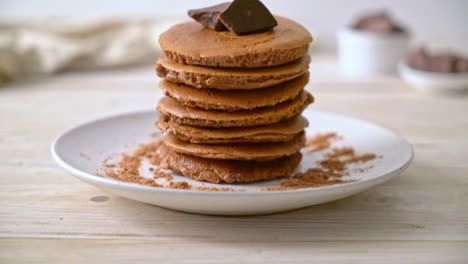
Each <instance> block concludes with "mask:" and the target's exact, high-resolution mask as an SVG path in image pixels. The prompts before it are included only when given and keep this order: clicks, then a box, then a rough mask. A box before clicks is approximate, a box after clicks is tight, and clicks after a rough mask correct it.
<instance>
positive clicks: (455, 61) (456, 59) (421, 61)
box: [408, 47, 468, 73]
mask: <svg viewBox="0 0 468 264" xmlns="http://www.w3.org/2000/svg"><path fill="white" fill-rule="evenodd" d="M408 65H409V66H410V67H411V68H413V69H416V70H421V71H430V72H445V73H456V72H468V59H466V58H463V57H461V56H458V55H456V54H452V53H449V52H445V53H439V54H436V55H431V54H429V53H427V52H426V51H425V49H424V48H422V47H421V48H418V49H416V50H415V51H413V52H411V53H410V54H409V56H408Z"/></svg>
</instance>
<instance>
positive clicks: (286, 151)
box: [164, 132, 305, 161]
mask: <svg viewBox="0 0 468 264" xmlns="http://www.w3.org/2000/svg"><path fill="white" fill-rule="evenodd" d="M164 144H166V146H168V147H170V148H172V149H174V151H176V152H178V153H183V154H187V155H192V156H195V157H201V158H207V159H233V160H264V161H265V160H273V159H277V158H281V157H286V156H291V155H293V154H295V153H297V152H299V151H300V150H301V148H302V147H304V144H305V135H304V132H302V133H299V134H298V135H296V136H295V137H294V138H293V139H292V140H290V141H286V142H276V143H271V142H270V143H243V144H193V143H190V142H186V141H182V140H179V139H178V138H177V137H175V136H174V135H172V134H168V135H166V136H165V137H164Z"/></svg>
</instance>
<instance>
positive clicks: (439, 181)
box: [0, 55, 468, 263]
mask: <svg viewBox="0 0 468 264" xmlns="http://www.w3.org/2000/svg"><path fill="white" fill-rule="evenodd" d="M313 57H314V60H313V64H312V65H311V72H312V76H311V81H310V84H309V85H308V89H310V90H311V91H312V92H313V94H314V95H315V96H316V99H317V100H316V103H315V104H313V105H312V106H311V107H312V108H314V109H319V110H326V111H332V112H336V113H342V114H346V115H350V116H353V117H358V118H361V119H367V120H370V121H372V122H375V123H377V124H380V125H383V126H386V127H388V128H390V129H393V130H394V131H396V132H398V133H400V134H401V135H403V136H404V137H406V138H407V139H408V140H409V141H410V142H411V143H412V144H413V146H414V148H415V155H416V156H415V159H414V161H413V163H412V165H411V166H410V168H409V169H408V170H407V171H405V172H404V173H403V174H402V175H401V176H400V177H398V178H395V179H393V180H391V181H389V182H387V183H385V184H382V185H380V186H378V187H377V188H374V189H372V190H369V191H367V192H364V193H361V194H359V195H356V196H353V197H351V198H347V199H343V200H340V201H337V202H332V203H328V204H323V205H319V206H314V207H310V208H305V209H302V210H297V211H293V212H288V213H283V214H275V215H266V216H254V217H219V216H203V215H194V214H185V213H179V212H174V211H170V210H166V209H161V208H158V207H155V206H151V205H147V204H142V203H139V202H134V201H130V200H127V199H124V198H120V197H116V196H112V195H109V194H107V193H104V192H103V191H101V190H99V189H97V188H95V187H93V186H91V185H88V184H86V183H84V182H82V181H80V180H77V179H75V178H74V177H72V176H71V175H69V174H68V173H66V172H65V171H63V170H62V169H60V168H59V167H57V166H56V165H55V163H54V162H53V161H52V158H51V155H50V152H49V147H50V144H51V142H52V140H53V139H54V137H55V136H57V135H58V134H59V133H60V132H62V131H63V130H65V129H67V128H70V127H72V126H74V125H77V124H79V123H81V122H84V121H87V120H90V119H94V118H97V117H102V116H106V115H109V114H116V113H120V112H123V111H132V110H137V109H148V108H153V107H154V106H155V103H156V100H157V97H158V96H160V95H161V93H160V92H159V91H158V89H157V88H156V87H157V86H156V81H157V80H156V77H155V76H154V73H153V72H152V69H151V66H150V65H149V66H147V67H145V68H138V69H129V70H115V71H107V72H99V73H65V74H60V75H57V76H55V77H51V78H45V79H42V80H33V81H24V82H20V83H15V84H10V85H8V86H4V87H0V121H1V125H0V175H1V177H0V184H1V185H0V186H1V187H0V188H1V189H0V236H1V240H0V263H16V262H27V263H53V262H58V263H80V262H100V263H108V262H111V261H112V262H129V261H132V263H135V262H149V261H154V262H155V263H158V262H159V261H162V260H166V261H167V262H173V263H176V262H177V263H181V262H182V263H237V262H243V263H252V262H259V263H269V262H281V261H287V262H293V263H299V262H304V263H310V262H309V261H310V260H318V261H320V263H335V262H343V263H363V262H369V263H468V137H467V135H468V97H466V96H452V97H443V96H431V95H426V94H421V93H418V92H415V91H414V90H412V89H411V88H410V87H408V86H407V85H405V84H404V83H403V82H402V81H400V80H398V79H397V78H385V79H372V80H367V81H344V79H343V78H342V77H341V76H339V74H337V72H336V64H335V62H334V60H333V59H330V57H327V56H325V57H321V56H316V55H313ZM311 125H314V124H311ZM356 129H359V128H356ZM96 197H97V198H96ZM106 197H108V199H107V200H106Z"/></svg>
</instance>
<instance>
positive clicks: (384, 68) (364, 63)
mask: <svg viewBox="0 0 468 264" xmlns="http://www.w3.org/2000/svg"><path fill="white" fill-rule="evenodd" d="M408 44H409V37H408V34H407V33H399V32H398V33H397V32H395V33H379V32H369V31H364V30H356V29H352V28H343V29H341V30H339V31H338V59H339V65H340V68H341V70H342V71H343V72H344V73H346V74H348V75H352V76H373V75H386V74H391V73H395V72H396V66H397V63H398V62H399V61H400V60H401V59H402V58H404V56H405V55H406V52H407V49H408Z"/></svg>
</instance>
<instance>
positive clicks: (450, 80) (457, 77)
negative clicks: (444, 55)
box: [398, 60, 468, 93]
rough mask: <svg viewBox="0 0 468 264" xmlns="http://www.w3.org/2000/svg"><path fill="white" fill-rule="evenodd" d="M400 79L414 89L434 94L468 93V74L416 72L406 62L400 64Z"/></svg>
mask: <svg viewBox="0 0 468 264" xmlns="http://www.w3.org/2000/svg"><path fill="white" fill-rule="evenodd" d="M398 72H399V74H400V77H401V78H403V79H404V80H405V81H406V82H408V83H409V84H411V86H413V87H414V88H416V89H418V90H421V91H425V92H433V93H459V92H464V91H468V73H465V72H462V73H443V72H429V71H421V70H416V69H413V68H411V67H409V66H408V64H407V63H406V61H404V60H402V61H401V62H399V63H398Z"/></svg>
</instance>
